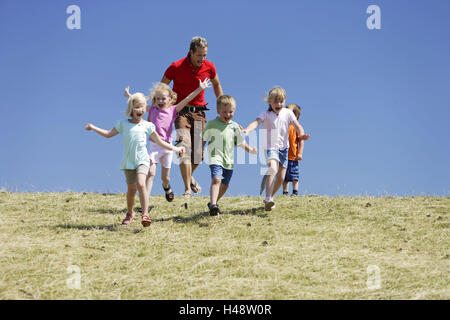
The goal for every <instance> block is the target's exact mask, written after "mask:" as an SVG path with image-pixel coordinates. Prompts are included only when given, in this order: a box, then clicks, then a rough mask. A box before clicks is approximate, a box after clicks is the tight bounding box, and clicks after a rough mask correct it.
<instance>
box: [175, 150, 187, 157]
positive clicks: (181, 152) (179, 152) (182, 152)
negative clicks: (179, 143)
mask: <svg viewBox="0 0 450 320" xmlns="http://www.w3.org/2000/svg"><path fill="white" fill-rule="evenodd" d="M174 151H175V152H176V153H178V156H179V157H180V158H181V157H182V156H183V154H184V152H185V149H184V147H175V149H174Z"/></svg>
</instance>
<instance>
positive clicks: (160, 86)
mask: <svg viewBox="0 0 450 320" xmlns="http://www.w3.org/2000/svg"><path fill="white" fill-rule="evenodd" d="M161 91H167V92H168V93H169V97H170V99H172V101H171V103H172V104H175V102H176V101H177V94H176V93H175V92H174V91H173V90H172V89H171V88H170V87H169V86H168V85H167V84H165V83H163V82H156V83H154V84H153V87H152V88H151V89H150V94H149V96H148V100H150V101H151V102H152V105H153V104H155V95H156V93H157V92H161Z"/></svg>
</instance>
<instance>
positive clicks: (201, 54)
mask: <svg viewBox="0 0 450 320" xmlns="http://www.w3.org/2000/svg"><path fill="white" fill-rule="evenodd" d="M207 53H208V48H200V47H197V48H196V49H195V52H193V51H192V50H191V51H189V55H190V60H191V63H192V65H193V66H194V67H195V68H198V67H200V66H201V65H202V63H203V61H205V60H206V54H207Z"/></svg>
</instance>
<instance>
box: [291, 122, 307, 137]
mask: <svg viewBox="0 0 450 320" xmlns="http://www.w3.org/2000/svg"><path fill="white" fill-rule="evenodd" d="M291 124H292V125H293V126H294V128H295V131H297V134H298V139H299V140H301V141H303V140H308V139H309V137H310V135H309V134H305V130H303V127H302V126H301V124H300V123H299V122H298V121H297V120H295V121H293V122H291Z"/></svg>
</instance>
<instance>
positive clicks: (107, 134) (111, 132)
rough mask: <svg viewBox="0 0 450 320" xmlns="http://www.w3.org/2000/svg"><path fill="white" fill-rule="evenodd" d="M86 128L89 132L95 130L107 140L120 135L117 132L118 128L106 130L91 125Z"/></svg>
mask: <svg viewBox="0 0 450 320" xmlns="http://www.w3.org/2000/svg"><path fill="white" fill-rule="evenodd" d="M84 128H85V129H86V130H88V131H89V130H93V131H95V132H97V133H98V134H99V135H101V136H104V137H105V138H111V137H114V136H115V135H117V134H119V132H118V131H117V130H116V128H112V129H110V130H105V129H102V128H98V127H96V126H94V125H93V124H90V123H88V124H87V125H86V126H85V127H84Z"/></svg>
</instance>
